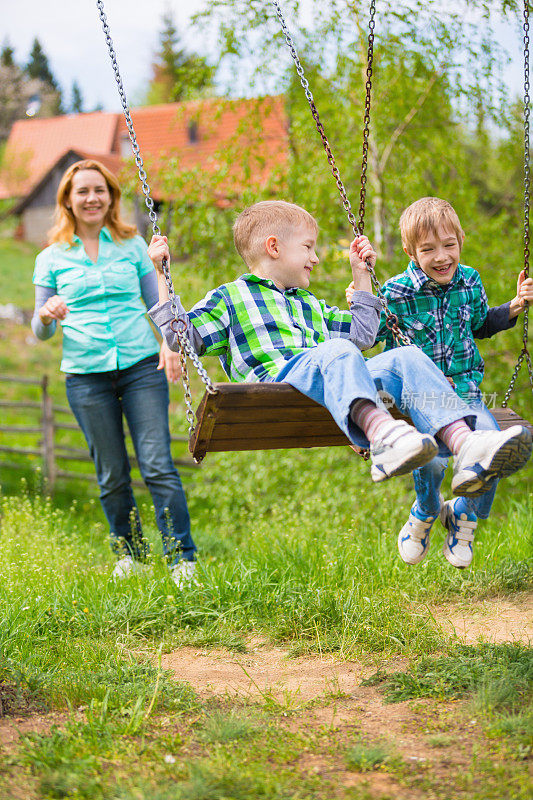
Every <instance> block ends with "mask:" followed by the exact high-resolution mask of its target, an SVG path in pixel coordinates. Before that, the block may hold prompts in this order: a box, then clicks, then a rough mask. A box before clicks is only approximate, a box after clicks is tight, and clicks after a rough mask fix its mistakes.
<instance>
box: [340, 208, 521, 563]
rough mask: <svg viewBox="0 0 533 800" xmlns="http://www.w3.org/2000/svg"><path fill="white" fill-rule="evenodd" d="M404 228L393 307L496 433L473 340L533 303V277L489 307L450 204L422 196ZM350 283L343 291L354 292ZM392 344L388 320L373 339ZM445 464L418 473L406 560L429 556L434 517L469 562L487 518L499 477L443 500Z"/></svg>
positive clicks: (402, 545)
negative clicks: (403, 265)
mask: <svg viewBox="0 0 533 800" xmlns="http://www.w3.org/2000/svg"><path fill="white" fill-rule="evenodd" d="M400 232H401V236H402V245H403V249H404V251H405V253H407V255H408V256H409V258H410V262H409V266H408V267H407V269H406V270H405V272H402V273H401V274H400V275H396V276H395V277H393V278H391V279H390V280H388V281H386V283H385V284H384V285H383V293H384V295H385V296H386V298H387V303H388V306H389V308H390V310H391V311H392V312H393V313H394V314H396V315H397V316H398V318H399V320H400V326H401V328H402V330H403V331H404V332H405V333H407V335H408V336H409V338H410V339H411V341H412V342H413V343H414V344H416V345H417V346H418V347H420V348H421V349H422V350H423V351H424V353H426V354H427V355H428V356H429V357H430V358H431V360H432V361H433V362H434V363H435V364H436V365H437V366H438V367H439V368H440V369H441V370H442V372H443V373H444V374H445V375H446V376H447V377H448V378H449V379H450V381H451V382H452V385H453V386H454V388H455V391H456V392H457V394H458V395H459V396H460V397H461V398H462V399H463V400H464V401H465V402H467V403H468V404H469V405H470V406H471V408H473V409H475V410H476V413H477V426H476V427H477V428H478V429H481V428H483V429H487V430H498V426H497V424H496V422H495V420H494V418H493V417H492V415H491V414H490V412H489V410H488V409H487V407H486V405H485V404H484V402H483V399H482V395H481V390H480V383H481V380H482V378H483V369H484V364H483V359H482V358H481V355H480V353H479V350H478V349H477V347H476V344H475V341H474V338H477V339H482V338H486V337H488V336H492V335H494V334H495V333H498V332H499V331H502V330H506V329H508V328H512V327H513V326H514V325H515V324H516V318H517V316H518V314H520V313H521V311H523V309H524V305H525V302H526V301H528V302H531V301H532V300H533V281H532V280H531V278H528V279H525V276H524V273H523V272H522V273H520V276H519V278H518V287H517V294H516V297H514V298H513V300H511V301H510V302H508V303H505V304H504V305H502V306H498V307H496V308H489V306H488V302H487V296H486V294H485V289H484V288H483V284H482V282H481V278H480V276H479V274H478V273H477V272H476V270H474V269H472V268H471V267H466V266H464V265H463V264H461V263H460V261H459V259H460V255H461V248H462V245H463V241H464V233H463V230H462V228H461V224H460V222H459V218H458V216H457V214H456V212H455V211H454V209H453V208H452V206H451V205H450V204H449V203H448V202H446V201H445V200H441V199H439V198H436V197H423V198H421V199H420V200H417V201H416V202H415V203H413V204H412V205H410V206H409V208H407V209H406V210H405V211H404V212H403V214H402V216H401V218H400ZM351 291H352V289H351V287H349V289H347V291H346V296H347V297H348V298H349V297H350V292H351ZM381 340H384V341H385V349H387V350H388V349H390V348H393V347H394V341H393V337H392V334H391V332H390V331H389V330H388V328H387V327H386V325H385V321H384V318H382V323H381V325H380V328H379V331H378V334H377V336H376V341H381ZM447 463H448V459H447V457H442V456H437V457H435V458H434V459H433V460H432V461H431V462H429V463H428V464H425V465H423V466H422V467H420V468H419V469H416V470H415V471H414V472H413V478H414V483H415V490H416V500H415V503H414V504H413V507H412V508H411V513H410V515H409V519H408V521H407V522H406V523H405V525H404V526H403V528H402V529H401V531H400V533H399V536H398V549H399V551H400V555H401V557H402V559H403V560H404V561H405V562H406V563H408V564H418V563H420V561H422V559H424V558H425V556H426V555H427V553H428V550H429V537H430V531H431V527H432V525H433V523H434V522H435V520H436V518H437V516H440V519H441V521H442V523H443V525H444V526H445V528H446V529H447V535H446V538H445V541H444V547H443V551H444V555H445V557H446V558H447V560H448V561H449V562H450V563H451V564H453V566H455V567H459V568H463V567H467V566H468V565H469V564H470V563H471V561H472V555H473V553H472V546H473V541H474V534H475V530H476V527H477V520H478V518H480V519H486V518H487V517H488V516H489V513H490V509H491V506H492V502H493V499H494V493H495V491H496V485H497V481H496V480H494V481H493V483H492V486H491V487H490V488H489V490H488V491H486V492H485V493H484V494H483V495H481V496H480V497H477V498H468V497H460V498H457V499H456V500H449V501H448V502H446V503H444V502H443V499H442V495H441V494H440V487H441V484H442V481H443V478H444V472H445V470H446V465H447Z"/></svg>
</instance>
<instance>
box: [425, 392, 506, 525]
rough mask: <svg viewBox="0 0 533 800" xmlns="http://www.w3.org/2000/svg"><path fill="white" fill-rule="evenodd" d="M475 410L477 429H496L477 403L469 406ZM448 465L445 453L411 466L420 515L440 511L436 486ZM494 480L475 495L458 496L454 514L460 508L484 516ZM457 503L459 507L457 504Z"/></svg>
mask: <svg viewBox="0 0 533 800" xmlns="http://www.w3.org/2000/svg"><path fill="white" fill-rule="evenodd" d="M470 408H474V409H475V411H476V417H477V421H476V428H477V430H483V431H484V430H487V431H494V430H495V431H498V430H499V427H498V423H497V422H496V420H495V419H494V417H493V416H492V414H491V413H490V411H489V410H488V408H487V407H486V406H485V405H484V404H483V403H481V402H477V403H476V404H475V405H474V406H470ZM447 466H448V456H444V455H440V454H439V455H438V456H435V458H434V459H433V460H432V461H430V462H429V463H428V464H424V466H423V467H420V468H419V469H415V470H414V472H413V480H414V484H415V491H416V507H417V508H416V510H417V512H418V513H419V514H420V516H421V517H436V516H438V513H439V510H440V487H441V484H442V481H443V480H444V473H445V471H446V467H447ZM497 485H498V481H495V482H494V484H493V485H492V486H491V488H490V489H489V490H488V491H487V492H485V493H484V494H481V495H479V497H461V498H459V499H458V500H456V506H455V513H457V514H460V513H462V512H463V511H464V512H466V513H467V514H469V515H472V514H474V515H475V516H476V517H479V519H487V517H488V516H489V514H490V510H491V508H492V503H493V501H494V495H495V493H496V488H497ZM457 503H459V506H458V505H457Z"/></svg>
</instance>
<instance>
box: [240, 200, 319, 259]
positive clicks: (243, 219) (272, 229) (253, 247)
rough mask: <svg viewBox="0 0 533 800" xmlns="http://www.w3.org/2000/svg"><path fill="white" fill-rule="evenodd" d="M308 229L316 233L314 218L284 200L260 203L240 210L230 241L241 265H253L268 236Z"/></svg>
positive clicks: (303, 209) (282, 235)
mask: <svg viewBox="0 0 533 800" xmlns="http://www.w3.org/2000/svg"><path fill="white" fill-rule="evenodd" d="M300 225H306V226H308V227H309V228H310V229H311V230H312V231H313V233H314V234H315V235H316V234H317V233H318V224H317V221H316V220H315V218H314V217H312V216H311V214H310V213H309V212H308V211H306V210H305V208H301V207H300V206H297V205H295V204H294V203H287V202H285V200H263V201H261V202H260V203H254V205H253V206H248V208H245V209H244V211H242V212H241V213H240V214H239V216H238V217H237V219H236V220H235V224H234V225H233V241H234V242H235V247H236V248H237V251H238V253H239V255H240V256H241V257H242V259H243V261H244V262H245V264H247V265H248V266H253V265H254V264H255V263H256V262H257V260H258V259H259V258H260V256H261V255H262V253H263V252H264V251H263V242H264V241H265V239H266V238H267V237H268V236H279V237H281V238H283V237H284V236H288V235H289V234H290V233H291V232H292V230H293V229H294V228H297V227H299V226H300Z"/></svg>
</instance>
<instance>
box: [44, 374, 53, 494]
mask: <svg viewBox="0 0 533 800" xmlns="http://www.w3.org/2000/svg"><path fill="white" fill-rule="evenodd" d="M41 389H42V420H41V421H42V427H43V438H42V443H41V444H42V451H43V469H44V477H45V478H46V487H45V491H46V492H47V493H48V494H52V493H53V491H54V486H55V482H56V462H55V456H54V409H53V405H52V398H51V397H50V395H49V394H48V375H43V379H42V381H41Z"/></svg>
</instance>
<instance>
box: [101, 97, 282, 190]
mask: <svg viewBox="0 0 533 800" xmlns="http://www.w3.org/2000/svg"><path fill="white" fill-rule="evenodd" d="M131 116H132V120H133V126H134V128H135V132H136V136H137V141H138V144H139V147H140V151H141V155H142V156H143V159H144V160H145V162H146V171H147V172H148V177H149V179H150V185H151V186H153V189H154V192H153V193H154V196H155V197H160V198H161V197H165V195H166V194H167V191H166V190H165V188H164V186H163V183H164V177H165V176H164V173H165V170H167V171H168V170H169V169H170V170H174V171H179V172H188V171H193V170H198V168H200V171H201V172H203V173H204V174H213V173H217V172H219V173H220V174H221V176H222V175H224V177H223V179H222V182H221V184H220V186H219V187H218V191H217V194H221V193H222V194H223V193H225V192H228V191H230V192H231V191H232V190H235V188H238V187H239V186H241V187H242V185H243V183H244V182H253V183H254V184H255V185H258V184H259V185H261V184H263V183H265V181H266V180H267V179H268V177H269V175H270V173H271V172H272V168H273V167H279V166H282V165H284V164H285V163H286V162H287V158H288V149H289V145H288V122H287V117H286V114H285V108H284V101H283V98H282V97H279V96H276V97H263V98H251V99H246V100H226V99H223V98H211V99H208V100H194V101H189V102H186V103H173V104H169V105H162V106H148V107H145V108H137V109H134V110H133V111H132V114H131ZM192 123H195V125H196V131H195V137H194V138H196V141H191V139H192V138H193V137H191V135H190V134H191V128H190V126H191V124H192ZM121 140H122V142H124V144H126V142H127V140H128V130H127V125H126V122H125V120H124V118H121V120H120V123H119V126H118V129H117V141H116V142H115V149H120V143H121ZM128 146H129V142H128ZM122 152H124V150H123V151H122ZM247 153H248V154H250V158H249V159H248V162H247V156H246V154H247ZM228 156H229V158H228ZM228 161H229V166H228ZM159 173H161V174H159ZM193 182H194V178H193Z"/></svg>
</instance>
